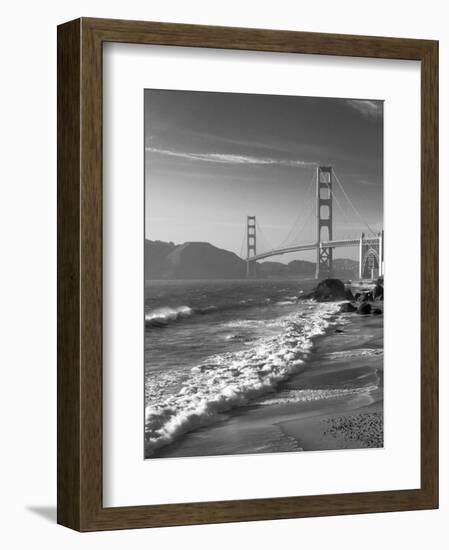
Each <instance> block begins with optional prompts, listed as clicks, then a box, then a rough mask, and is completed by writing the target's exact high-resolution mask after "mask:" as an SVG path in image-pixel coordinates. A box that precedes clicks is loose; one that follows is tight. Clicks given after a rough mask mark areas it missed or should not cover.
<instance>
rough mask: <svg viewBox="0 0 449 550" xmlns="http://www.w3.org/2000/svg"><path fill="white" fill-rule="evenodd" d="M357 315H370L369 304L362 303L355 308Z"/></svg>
mask: <svg viewBox="0 0 449 550" xmlns="http://www.w3.org/2000/svg"><path fill="white" fill-rule="evenodd" d="M357 313H358V314H360V315H369V314H370V313H371V304H368V303H367V302H362V303H361V304H360V305H359V307H358V308H357Z"/></svg>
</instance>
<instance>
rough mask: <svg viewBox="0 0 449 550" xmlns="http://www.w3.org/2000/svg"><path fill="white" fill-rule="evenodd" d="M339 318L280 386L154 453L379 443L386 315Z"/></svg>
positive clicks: (198, 453)
mask: <svg viewBox="0 0 449 550" xmlns="http://www.w3.org/2000/svg"><path fill="white" fill-rule="evenodd" d="M378 306H379V304H376V307H378ZM342 318H343V324H341V325H338V326H333V327H330V328H329V330H328V333H327V334H326V335H324V336H321V337H318V338H317V339H316V340H315V345H314V349H313V351H312V353H311V354H310V356H309V359H308V360H307V361H306V363H305V364H304V367H303V369H302V370H301V372H299V373H298V374H296V375H294V376H293V377H292V378H290V379H289V380H288V381H287V382H285V383H284V384H283V385H282V386H279V387H278V388H277V390H276V392H273V393H271V394H268V395H266V396H265V397H264V398H263V399H260V400H259V401H257V402H253V403H252V404H250V405H247V406H245V407H241V408H239V409H237V410H235V411H234V412H232V413H229V414H225V415H223V417H222V421H220V422H217V423H215V424H213V425H212V426H208V427H206V428H203V429H199V430H196V431H193V432H190V433H188V434H186V435H185V436H184V437H183V438H182V439H181V440H180V441H178V442H176V443H174V444H172V445H169V446H167V447H164V448H161V449H160V450H159V451H158V452H157V454H156V455H155V458H157V457H187V456H213V455H225V454H253V453H261V452H286V451H301V450H303V451H317V450H334V449H354V448H366V447H382V446H383V316H382V315H379V316H374V315H367V316H363V315H357V314H354V313H349V314H344V315H342Z"/></svg>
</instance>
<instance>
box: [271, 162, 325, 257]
mask: <svg viewBox="0 0 449 550" xmlns="http://www.w3.org/2000/svg"><path fill="white" fill-rule="evenodd" d="M315 181H316V172H315V171H314V172H313V174H312V177H311V179H310V182H309V185H308V186H307V190H306V193H305V196H306V201H307V202H306V206H305V209H304V212H303V211H301V212H300V213H299V214H298V216H296V219H295V221H294V223H293V225H292V227H291V228H290V231H289V232H288V234H287V236H286V237H285V239H284V240H283V241H282V242H281V243H280V245H279V246H278V247H277V248H283V247H285V246H287V245H288V244H291V243H293V242H295V241H296V239H297V236H299V235H300V234H301V233H302V232H303V230H304V228H305V226H306V224H307V223H308V221H309V218H310V216H311V214H312V206H313V200H314V196H313V193H312V194H311V193H310V190H311V189H312V188H313V186H314V184H315ZM305 213H307V214H306V215H304V214H305ZM301 221H302V223H301V225H300V226H299V227H297V226H298V224H299V222H301Z"/></svg>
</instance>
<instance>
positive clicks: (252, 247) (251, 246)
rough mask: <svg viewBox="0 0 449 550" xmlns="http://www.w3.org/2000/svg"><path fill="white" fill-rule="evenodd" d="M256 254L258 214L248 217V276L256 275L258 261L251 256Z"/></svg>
mask: <svg viewBox="0 0 449 550" xmlns="http://www.w3.org/2000/svg"><path fill="white" fill-rule="evenodd" d="M255 255H256V216H247V217H246V276H247V277H248V278H249V277H256V274H257V273H256V269H257V265H256V261H255V260H252V259H251V258H252V257H253V256H255Z"/></svg>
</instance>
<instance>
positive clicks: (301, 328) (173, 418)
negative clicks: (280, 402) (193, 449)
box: [145, 303, 338, 457]
mask: <svg viewBox="0 0 449 550" xmlns="http://www.w3.org/2000/svg"><path fill="white" fill-rule="evenodd" d="M337 309H338V304H335V303H328V304H313V306H310V305H309V306H307V307H305V308H304V309H303V310H302V311H298V312H295V313H290V314H289V315H286V316H284V317H282V318H280V319H278V320H277V322H278V323H281V325H282V330H281V331H280V334H278V335H277V336H275V337H270V338H268V337H265V338H260V339H258V340H256V341H255V342H253V343H252V344H251V347H250V348H249V349H248V348H247V349H245V350H242V351H237V352H229V353H224V354H220V355H214V356H211V357H209V358H208V359H207V360H206V361H204V362H203V363H202V364H200V365H196V366H194V367H193V368H192V369H191V370H190V372H189V373H186V372H185V371H184V372H182V371H180V372H179V373H178V376H179V380H176V375H175V374H174V373H173V372H171V373H167V374H166V375H165V376H164V374H160V375H159V376H158V377H156V378H155V379H153V380H151V379H150V380H149V381H148V384H147V388H146V403H147V406H146V409H145V451H146V452H145V454H146V456H147V457H150V456H151V455H152V454H154V452H155V451H156V450H157V449H158V448H160V447H162V446H164V445H167V444H169V443H171V442H173V441H175V440H176V439H177V438H179V437H180V436H181V435H182V434H184V433H186V432H188V431H191V430H193V429H195V428H198V427H202V426H205V425H208V424H211V423H213V422H215V421H217V420H218V419H220V418H221V417H222V416H221V415H222V414H223V413H225V412H226V411H229V410H230V409H232V408H235V407H238V406H241V405H245V404H247V403H248V402H249V401H251V400H253V399H256V398H259V397H261V396H262V395H264V394H266V393H268V392H270V391H273V390H274V389H275V387H276V386H277V385H278V384H279V383H280V382H282V381H284V380H285V379H287V378H288V377H289V376H291V375H292V374H294V373H295V372H298V370H299V369H300V368H301V366H302V365H303V363H304V361H305V359H306V358H307V356H308V354H309V353H310V349H311V347H312V345H313V338H314V337H316V336H318V335H320V334H323V333H324V332H325V330H326V328H327V327H328V326H329V325H330V324H331V323H332V322H333V318H334V317H335V313H336V311H337Z"/></svg>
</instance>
